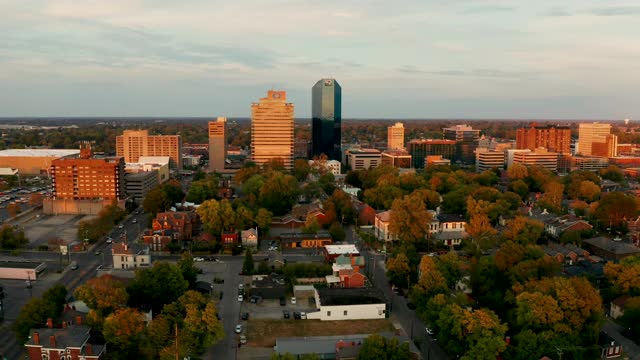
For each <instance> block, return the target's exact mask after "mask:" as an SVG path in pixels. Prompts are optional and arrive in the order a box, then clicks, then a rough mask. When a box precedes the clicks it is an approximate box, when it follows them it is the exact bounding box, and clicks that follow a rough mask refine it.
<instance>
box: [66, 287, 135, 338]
mask: <svg viewBox="0 0 640 360" xmlns="http://www.w3.org/2000/svg"><path fill="white" fill-rule="evenodd" d="M74 296H75V297H76V299H78V300H82V301H84V303H85V304H87V307H89V309H90V311H89V314H88V315H87V321H89V324H91V326H93V327H96V328H101V327H102V324H103V322H104V319H105V318H106V317H107V316H109V315H110V314H112V313H113V312H114V311H116V310H118V309H121V308H123V307H126V306H127V300H128V299H129V295H128V294H127V290H126V288H125V286H124V284H123V283H122V282H121V281H120V280H117V279H115V278H114V277H113V276H111V275H104V276H101V277H97V278H91V279H89V280H88V281H87V283H86V284H84V285H81V286H79V287H78V288H77V289H76V291H75V293H74Z"/></svg>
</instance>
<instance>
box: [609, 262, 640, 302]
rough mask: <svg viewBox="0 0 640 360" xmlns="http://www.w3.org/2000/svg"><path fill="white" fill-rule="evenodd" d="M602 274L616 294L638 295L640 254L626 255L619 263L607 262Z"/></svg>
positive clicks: (639, 286) (639, 292)
mask: <svg viewBox="0 0 640 360" xmlns="http://www.w3.org/2000/svg"><path fill="white" fill-rule="evenodd" d="M604 275H605V276H606V277H607V280H609V281H610V282H611V284H612V285H613V291H614V293H615V294H616V295H631V296H640V256H632V257H627V258H625V259H622V260H621V261H620V263H619V264H615V263H613V262H608V263H607V264H606V265H605V266H604Z"/></svg>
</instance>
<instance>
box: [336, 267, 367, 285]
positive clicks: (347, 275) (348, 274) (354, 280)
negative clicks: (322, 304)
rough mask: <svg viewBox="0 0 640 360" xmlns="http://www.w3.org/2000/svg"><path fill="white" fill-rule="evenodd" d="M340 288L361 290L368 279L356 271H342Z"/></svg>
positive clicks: (340, 273)
mask: <svg viewBox="0 0 640 360" xmlns="http://www.w3.org/2000/svg"><path fill="white" fill-rule="evenodd" d="M338 276H339V277H340V286H342V287H344V288H361V287H364V282H365V279H366V277H365V276H364V275H362V274H361V273H360V272H358V270H356V269H345V270H340V272H339V273H338Z"/></svg>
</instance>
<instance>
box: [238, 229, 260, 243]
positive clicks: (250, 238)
mask: <svg viewBox="0 0 640 360" xmlns="http://www.w3.org/2000/svg"><path fill="white" fill-rule="evenodd" d="M240 238H241V239H242V246H246V247H258V228H255V229H254V228H251V229H247V230H242V232H241V233H240Z"/></svg>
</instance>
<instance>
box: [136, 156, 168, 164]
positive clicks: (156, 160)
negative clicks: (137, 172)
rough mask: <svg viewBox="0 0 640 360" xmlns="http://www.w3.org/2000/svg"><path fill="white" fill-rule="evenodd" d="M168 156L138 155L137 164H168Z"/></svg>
mask: <svg viewBox="0 0 640 360" xmlns="http://www.w3.org/2000/svg"><path fill="white" fill-rule="evenodd" d="M169 159H171V158H170V157H169V156H140V157H139V158H138V164H159V165H165V164H169Z"/></svg>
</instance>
